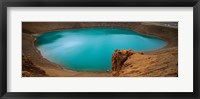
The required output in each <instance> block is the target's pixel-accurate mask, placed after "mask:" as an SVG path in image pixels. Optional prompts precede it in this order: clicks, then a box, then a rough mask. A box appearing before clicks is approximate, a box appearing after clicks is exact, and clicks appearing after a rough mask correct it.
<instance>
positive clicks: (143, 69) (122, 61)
mask: <svg viewBox="0 0 200 99" xmlns="http://www.w3.org/2000/svg"><path fill="white" fill-rule="evenodd" d="M112 75H113V76H124V77H177V76H178V50H177V48H173V49H169V51H168V52H166V51H165V52H164V53H160V54H155V55H154V54H152V55H147V54H144V53H141V52H135V51H133V50H116V51H115V53H114V54H113V56H112Z"/></svg>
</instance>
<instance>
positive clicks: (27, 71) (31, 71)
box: [22, 54, 48, 77]
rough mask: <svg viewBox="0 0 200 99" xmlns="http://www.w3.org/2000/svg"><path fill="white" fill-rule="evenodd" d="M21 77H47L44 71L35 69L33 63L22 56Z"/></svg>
mask: <svg viewBox="0 0 200 99" xmlns="http://www.w3.org/2000/svg"><path fill="white" fill-rule="evenodd" d="M22 76H23V77H30V76H31V77H34V76H37V77H38V76H39V77H41V76H48V75H47V74H46V73H45V71H44V70H41V69H40V68H38V67H36V66H35V65H34V64H33V62H32V61H31V60H30V59H29V58H28V57H27V56H25V55H24V54H23V55H22Z"/></svg>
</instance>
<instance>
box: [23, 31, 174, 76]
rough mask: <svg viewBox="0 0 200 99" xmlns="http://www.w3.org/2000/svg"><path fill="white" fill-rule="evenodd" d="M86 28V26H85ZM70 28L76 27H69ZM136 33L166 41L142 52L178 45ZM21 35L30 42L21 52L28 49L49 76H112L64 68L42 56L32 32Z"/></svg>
mask: <svg viewBox="0 0 200 99" xmlns="http://www.w3.org/2000/svg"><path fill="white" fill-rule="evenodd" d="M83 28H85V27H83ZM86 28H88V27H86ZM90 28H94V27H90ZM108 28H110V27H108ZM116 28H118V27H116ZM69 29H70V28H65V29H64V28H63V29H55V30H48V31H46V32H52V31H62V30H69ZM71 29H78V28H71ZM79 29H80V28H79ZM122 29H123V28H122ZM125 29H126V28H125ZM129 30H132V29H129ZM133 31H136V30H133ZM136 32H138V31H136ZM43 33H45V32H37V33H36V32H35V33H33V34H43ZM138 33H140V34H142V35H145V36H151V37H156V38H159V39H162V40H165V41H166V42H167V45H166V46H165V47H163V48H160V49H156V50H151V51H144V54H153V55H155V54H158V53H157V52H162V51H165V50H168V49H169V48H174V47H178V45H177V46H174V45H176V44H174V42H173V41H174V40H171V39H167V37H163V35H162V36H159V35H157V34H155V35H153V34H148V33H142V32H138ZM22 35H23V40H24V39H26V38H30V39H26V40H25V41H27V42H31V46H29V47H27V48H23V53H24V52H25V54H26V53H29V51H30V52H31V53H30V54H31V55H28V56H29V57H30V59H31V60H32V61H33V63H34V64H36V66H37V67H39V68H41V69H42V70H44V71H45V72H46V73H47V74H48V75H49V76H50V77H112V73H111V71H109V72H90V71H74V70H70V69H66V68H65V67H62V66H60V65H58V64H55V63H53V62H51V61H49V60H47V59H46V58H44V57H43V56H42V54H41V52H40V51H39V50H38V49H37V48H36V46H35V44H34V42H35V40H36V38H35V37H34V36H33V35H32V33H26V32H23V33H22ZM164 36H167V35H164ZM23 42H24V41H23ZM25 45H26V44H25ZM23 47H25V46H23Z"/></svg>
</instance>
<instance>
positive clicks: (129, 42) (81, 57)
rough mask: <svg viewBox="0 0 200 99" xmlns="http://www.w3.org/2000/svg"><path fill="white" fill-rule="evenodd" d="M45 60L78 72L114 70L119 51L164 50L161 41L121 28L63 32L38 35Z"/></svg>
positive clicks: (163, 44) (37, 42)
mask: <svg viewBox="0 0 200 99" xmlns="http://www.w3.org/2000/svg"><path fill="white" fill-rule="evenodd" d="M35 37H36V38H37V40H36V42H35V45H36V47H37V48H38V49H39V50H40V52H41V54H42V56H43V57H45V58H46V59H48V60H49V61H51V62H54V63H56V64H59V65H61V66H63V67H65V68H67V69H71V70H76V71H108V70H111V66H112V64H111V62H112V54H113V52H114V51H115V50H116V49H120V50H122V49H126V50H128V49H133V50H135V51H149V50H155V49H159V48H162V47H164V46H165V45H166V44H167V43H166V42H165V41H163V40H161V39H158V38H155V37H150V36H144V35H141V34H139V33H137V32H135V31H132V30H125V29H118V28H87V29H76V30H63V31H54V32H48V33H44V34H40V35H35Z"/></svg>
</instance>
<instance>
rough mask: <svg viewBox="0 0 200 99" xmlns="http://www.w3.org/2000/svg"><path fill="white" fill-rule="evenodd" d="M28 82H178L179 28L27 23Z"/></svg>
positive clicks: (24, 26) (175, 25) (24, 69)
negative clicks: (153, 79) (145, 79)
mask: <svg viewBox="0 0 200 99" xmlns="http://www.w3.org/2000/svg"><path fill="white" fill-rule="evenodd" d="M22 77H178V22H22Z"/></svg>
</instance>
